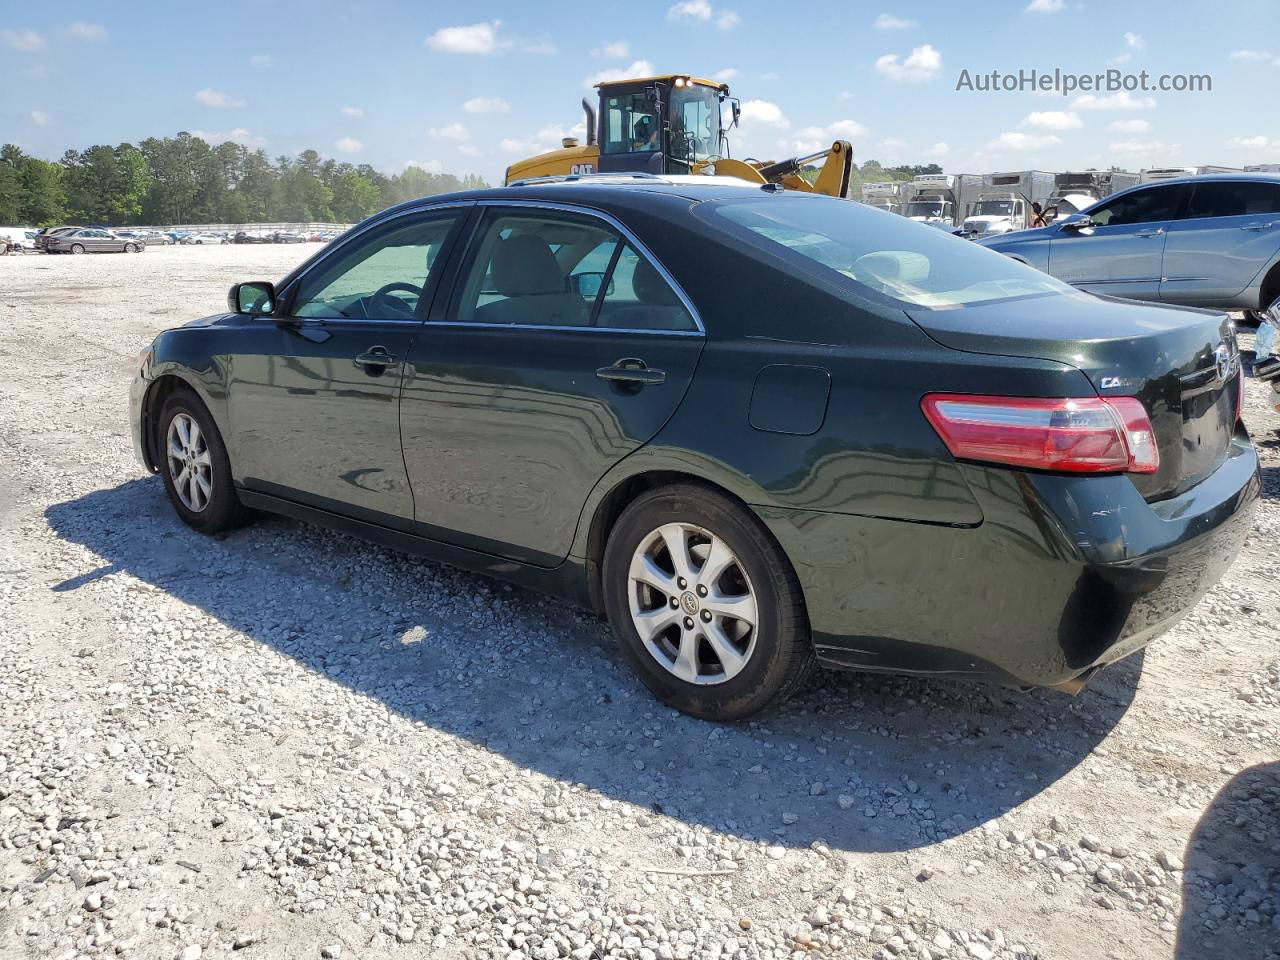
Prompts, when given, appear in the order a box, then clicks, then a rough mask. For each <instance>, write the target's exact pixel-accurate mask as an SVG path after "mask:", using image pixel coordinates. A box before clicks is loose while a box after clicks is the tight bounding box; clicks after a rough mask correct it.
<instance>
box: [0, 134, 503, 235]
mask: <svg viewBox="0 0 1280 960" xmlns="http://www.w3.org/2000/svg"><path fill="white" fill-rule="evenodd" d="M485 186H488V184H486V183H485V182H484V180H483V179H481V178H480V177H479V176H477V175H475V174H468V175H466V176H464V177H461V178H458V177H456V176H454V175H453V174H449V173H429V172H427V171H426V170H423V169H422V168H421V167H415V166H410V167H407V168H406V169H405V170H404V172H402V173H399V174H396V175H394V176H387V175H386V174H384V173H382V172H380V171H378V170H375V169H374V168H373V167H371V166H370V165H369V164H367V163H362V164H358V165H354V164H350V163H340V162H338V161H336V160H332V159H325V158H323V157H321V156H320V154H318V153H317V152H316V151H315V150H304V151H302V153H300V154H298V155H297V156H296V157H289V156H279V157H276V158H275V159H274V160H272V159H271V158H270V157H268V156H267V153H266V151H265V150H262V149H257V150H252V149H249V148H248V147H245V146H244V145H242V144H239V143H232V142H230V141H226V142H224V143H219V144H217V145H216V146H211V145H210V144H208V143H206V142H205V141H204V140H202V139H201V138H200V137H196V136H192V135H191V134H190V133H186V132H182V133H179V134H178V135H177V136H176V137H161V138H156V137H151V138H148V139H146V140H143V141H142V142H141V143H138V144H136V145H135V144H132V143H122V144H120V145H119V146H115V147H112V146H105V145H98V146H92V147H88V148H87V149H85V150H78V151H77V150H68V151H67V152H66V153H64V154H63V155H62V159H61V160H58V161H56V162H53V161H48V160H41V159H40V158H39V157H33V156H29V155H28V154H26V153H25V152H23V150H22V149H21V148H19V147H17V146H15V145H14V144H11V143H6V144H5V145H4V146H3V147H0V224H3V225H13V226H17V225H23V226H38V227H47V226H56V225H58V224H62V223H102V224H107V225H109V226H132V225H138V224H153V225H161V224H175V223H260V222H273V221H286V222H305V221H332V222H338V223H355V222H357V221H359V220H363V219H364V218H365V217H367V216H369V215H370V214H372V213H376V212H378V211H379V210H381V209H383V208H384V207H388V206H391V205H392V204H395V203H400V202H401V201H404V200H412V199H414V198H415V197H424V196H430V195H432V194H438V193H449V192H452V191H455V190H467V189H473V188H476V187H485Z"/></svg>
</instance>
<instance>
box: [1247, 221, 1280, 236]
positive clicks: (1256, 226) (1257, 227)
mask: <svg viewBox="0 0 1280 960" xmlns="http://www.w3.org/2000/svg"><path fill="white" fill-rule="evenodd" d="M1277 223H1280V220H1272V221H1271V222H1270V223H1251V224H1249V225H1248V226H1246V227H1241V228H1240V229H1241V230H1252V231H1254V232H1255V233H1256V232H1259V231H1262V230H1269V229H1271V228H1272V227H1274V226H1275V225H1276V224H1277Z"/></svg>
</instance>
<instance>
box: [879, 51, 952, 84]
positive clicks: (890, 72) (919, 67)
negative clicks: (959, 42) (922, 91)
mask: <svg viewBox="0 0 1280 960" xmlns="http://www.w3.org/2000/svg"><path fill="white" fill-rule="evenodd" d="M941 69H942V54H941V53H939V52H938V51H937V50H935V49H934V48H933V46H932V45H930V44H927V43H926V44H925V45H924V46H921V47H914V48H912V50H911V52H910V53H909V54H907V58H906V59H905V60H902V61H899V60H898V55H897V54H896V53H886V54H885V55H884V56H883V57H880V59H878V60H877V61H876V72H877V73H879V74H881V75H882V76H885V77H888V78H889V79H890V80H893V81H895V82H897V83H924V82H925V81H927V80H932V79H933V78H934V77H936V76H937V75H938V71H939V70H941Z"/></svg>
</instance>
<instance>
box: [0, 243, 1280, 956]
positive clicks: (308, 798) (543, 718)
mask: <svg viewBox="0 0 1280 960" xmlns="http://www.w3.org/2000/svg"><path fill="white" fill-rule="evenodd" d="M313 249H314V247H312V246H310V245H308V246H305V247H296V246H290V247H270V246H265V247H257V246H255V247H201V248H171V249H152V250H148V251H147V252H146V253H145V254H143V255H141V256H123V255H121V256H96V257H75V258H73V257H45V256H27V257H20V258H18V257H13V258H5V259H0V361H3V373H2V374H0V956H2V957H6V958H9V957H13V958H19V957H29V958H37V957H39V958H67V960H70V958H74V957H80V956H85V957H100V956H115V955H120V956H135V957H147V958H151V957H157V958H170V957H181V958H183V960H194V958H198V957H201V956H222V955H224V954H230V953H231V952H232V951H234V952H235V953H236V955H238V956H243V957H246V958H253V957H307V958H311V957H336V956H342V957H361V958H364V957H384V956H386V957H419V956H433V957H434V956H439V957H446V958H448V957H464V956H467V957H471V956H496V957H500V958H508V957H510V958H512V960H515V958H524V957H529V958H547V960H549V958H554V957H562V956H564V957H574V958H577V960H589V958H594V957H604V956H624V957H632V958H643V960H655V958H662V960H670V958H681V960H683V958H690V957H697V958H708V960H712V958H718V957H719V958H725V960H729V958H754V957H774V956H778V957H782V956H789V955H792V954H793V953H798V954H799V955H805V956H823V957H825V956H831V957H853V958H866V957H875V958H884V957H892V956H904V957H914V958H934V960H938V958H968V960H989V958H1018V957H1039V958H1055V960H1056V958H1090V960H1093V958H1126V960H1127V958H1170V957H1177V958H1179V960H1202V958H1213V957H1229V958H1233V960H1255V958H1258V960H1262V958H1268V957H1280V763H1278V761H1280V643H1278V642H1277V641H1278V640H1280V628H1278V627H1277V598H1278V596H1280V588H1278V579H1277V578H1278V576H1280V546H1278V544H1280V450H1278V448H1277V445H1276V428H1277V427H1278V426H1280V416H1276V415H1274V414H1272V413H1270V412H1269V409H1268V407H1267V404H1266V396H1265V392H1264V391H1263V390H1262V389H1261V387H1260V386H1259V384H1257V383H1256V382H1251V383H1250V384H1249V393H1248V410H1247V412H1248V417H1247V422H1248V423H1249V425H1250V427H1251V428H1252V430H1253V433H1254V436H1255V438H1256V440H1257V441H1258V442H1259V446H1260V448H1261V451H1262V455H1263V458H1264V463H1265V465H1266V481H1265V483H1266V496H1267V499H1266V501H1265V502H1264V503H1263V504H1262V506H1261V509H1260V510H1259V512H1258V515H1257V521H1256V526H1255V530H1254V533H1253V535H1252V537H1251V538H1250V540H1249V542H1248V544H1247V545H1246V547H1245V550H1244V553H1243V555H1242V556H1241V558H1240V559H1239V561H1238V562H1237V563H1236V565H1235V567H1234V568H1233V569H1232V571H1231V573H1230V574H1229V576H1228V577H1227V579H1226V580H1225V581H1224V582H1223V583H1222V584H1220V585H1219V586H1218V587H1217V588H1216V589H1215V590H1214V591H1213V592H1212V593H1211V594H1210V595H1209V596H1208V597H1207V598H1206V599H1205V600H1204V601H1202V602H1201V604H1200V605H1199V607H1197V609H1196V610H1195V612H1194V614H1193V615H1192V616H1191V617H1190V618H1189V619H1188V620H1187V621H1185V622H1184V623H1183V624H1182V625H1180V626H1179V627H1177V628H1176V629H1175V630H1174V631H1173V632H1171V633H1170V634H1168V635H1166V636H1164V637H1163V638H1161V639H1160V640H1159V641H1157V642H1156V643H1155V644H1154V646H1152V647H1151V648H1150V649H1149V650H1147V651H1146V653H1145V655H1139V656H1136V657H1133V658H1131V659H1129V660H1128V661H1126V662H1124V663H1122V664H1120V665H1118V666H1116V667H1114V668H1111V669H1109V670H1107V671H1105V672H1104V673H1103V674H1102V675H1101V676H1099V677H1098V678H1097V679H1096V680H1095V682H1094V683H1093V684H1092V685H1091V686H1090V688H1089V689H1088V690H1087V691H1086V692H1085V693H1084V694H1082V695H1081V696H1079V697H1078V698H1075V699H1072V698H1068V697H1066V696H1063V695H1060V694H1056V693H1049V692H1031V693H1023V692H1018V691H1014V690H1006V689H997V688H986V687H980V686H972V685H962V684H958V683H950V682H942V681H922V680H911V679H897V678H885V677H870V676H855V675H828V676H824V677H823V678H822V679H821V680H819V681H817V682H815V683H814V684H813V685H812V686H811V687H810V688H809V689H807V690H806V691H805V692H804V693H803V694H802V695H801V696H800V697H799V698H798V699H797V700H795V701H794V702H793V703H791V704H790V705H788V706H787V707H786V708H785V709H782V710H780V711H777V712H774V713H772V714H770V715H768V716H766V717H765V718H763V719H762V720H760V721H759V722H755V723H748V724H742V725H738V726H714V725H709V724H706V723H701V722H697V721H694V720H690V719H688V718H685V717H682V716H679V715H677V714H674V713H672V712H671V711H669V710H666V709H664V708H660V707H659V706H657V705H656V704H655V702H654V701H653V700H651V699H650V698H649V696H648V695H647V694H646V693H645V692H644V691H643V690H642V689H641V688H640V686H639V684H638V683H637V682H636V681H634V680H633V679H632V678H631V676H630V675H629V674H628V671H627V669H626V667H625V665H624V664H623V662H622V660H621V658H620V657H619V656H618V654H617V653H616V652H615V651H614V649H613V647H612V643H611V640H610V638H609V636H608V633H607V631H606V629H605V627H604V626H603V625H601V624H600V623H598V622H596V621H594V620H593V619H591V618H589V617H587V616H585V615H583V614H581V613H579V612H576V611H574V610H572V609H569V608H567V607H565V606H562V605H561V604H559V603H557V602H553V601H550V600H546V599H543V598H541V597H538V596H535V595H533V594H529V593H524V592H522V591H520V590H515V589H511V588H508V587H505V586H502V585H499V584H495V583H492V582H489V581H486V580H484V579H481V578H478V577H475V576H471V575H468V574H463V573H459V572H456V571H453V570H450V569H447V568H444V567H440V566H436V565H434V564H431V563H427V562H424V561H421V560H415V559H409V558H406V557H402V556H399V555H396V554H394V553H391V552H389V551H386V550H382V549H379V548H376V547H372V546H368V545H366V544H364V543H361V542H357V541H355V540H351V539H347V538H344V537H341V536H336V535H333V534H329V533H326V532H322V531H319V530H316V529H312V528H308V527H306V526H302V525H300V524H297V523H293V522H286V521H268V522H262V523H259V524H257V525H255V526H252V527H249V528H247V529H244V530H241V531H239V532H237V533H235V534H232V535H230V536H226V537H223V538H217V539H209V538H205V537H202V536H200V535H198V534H195V533H193V532H191V531H190V530H188V529H187V528H185V527H184V526H182V525H181V524H180V523H179V522H178V520H177V519H176V517H175V516H174V514H173V512H172V510H171V509H170V508H169V505H168V503H167V502H166V501H165V498H164V492H163V490H162V487H161V484H160V481H159V480H158V479H157V478H154V477H148V476H145V475H144V474H143V473H142V471H141V468H140V467H139V466H138V465H137V463H135V462H134V460H133V455H132V451H131V448H130V441H129V429H128V425H127V422H126V410H127V404H126V390H127V385H128V382H129V380H130V378H131V377H132V376H133V373H134V366H135V363H136V360H135V357H136V355H137V353H138V351H139V350H141V349H142V348H143V347H145V346H146V344H147V343H148V342H149V341H150V339H151V338H152V336H153V335H154V334H155V333H156V332H157V331H159V330H160V329H162V328H163V327H166V326H169V325H173V324H176V323H180V322H183V321H185V320H187V319H191V318H194V317H196V316H199V315H202V314H205V313H210V312H213V311H216V310H219V309H221V308H222V306H223V302H224V297H225V293H226V288H227V286H228V285H229V284H230V283H231V282H232V281H233V280H237V279H240V280H243V279H255V278H264V277H265V278H276V277H278V276H280V275H282V274H283V273H284V272H286V270H287V269H289V268H290V267H291V266H293V265H294V264H295V263H297V262H298V260H299V259H301V258H302V257H303V256H305V255H307V254H309V253H310V252H312V250H313ZM1247 343H1248V338H1246V345H1247Z"/></svg>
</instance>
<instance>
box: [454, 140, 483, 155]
mask: <svg viewBox="0 0 1280 960" xmlns="http://www.w3.org/2000/svg"><path fill="white" fill-rule="evenodd" d="M458 152H459V153H460V154H462V155H463V156H464V157H478V156H480V148H479V147H477V146H476V145H475V144H474V143H460V144H458Z"/></svg>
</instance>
